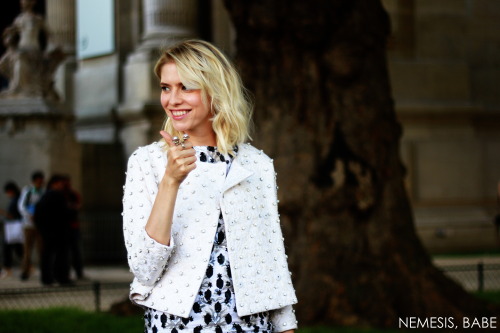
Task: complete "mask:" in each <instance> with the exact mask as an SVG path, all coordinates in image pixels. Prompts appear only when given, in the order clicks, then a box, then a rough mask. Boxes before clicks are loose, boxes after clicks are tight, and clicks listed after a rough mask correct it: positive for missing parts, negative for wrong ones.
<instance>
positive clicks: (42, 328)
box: [0, 308, 144, 333]
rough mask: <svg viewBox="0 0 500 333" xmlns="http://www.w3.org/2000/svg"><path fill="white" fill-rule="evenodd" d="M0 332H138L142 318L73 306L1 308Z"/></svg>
mask: <svg viewBox="0 0 500 333" xmlns="http://www.w3.org/2000/svg"><path fill="white" fill-rule="evenodd" d="M0 323H1V324H0V333H28V332H29V333H90V332H91V333H105V332H108V333H114V332H117V333H118V332H119V333H141V332H143V329H144V328H143V325H144V323H143V319H142V317H141V316H139V317H117V316H113V315H110V314H107V313H94V312H87V311H83V310H78V309H72V308H50V309H39V310H2V311H0Z"/></svg>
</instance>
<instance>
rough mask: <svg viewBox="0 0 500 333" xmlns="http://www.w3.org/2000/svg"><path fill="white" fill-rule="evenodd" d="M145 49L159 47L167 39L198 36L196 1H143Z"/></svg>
mask: <svg viewBox="0 0 500 333" xmlns="http://www.w3.org/2000/svg"><path fill="white" fill-rule="evenodd" d="M142 13H143V20H142V21H143V29H144V30H143V47H153V48H154V47H158V46H160V45H162V44H165V39H170V40H171V39H174V40H175V39H180V38H186V37H192V36H196V34H197V30H198V6H197V1H196V0H143V2H142Z"/></svg>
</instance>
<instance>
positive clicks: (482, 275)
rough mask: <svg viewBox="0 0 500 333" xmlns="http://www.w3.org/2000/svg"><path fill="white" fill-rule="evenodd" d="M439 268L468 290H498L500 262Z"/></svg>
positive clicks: (499, 288) (499, 284)
mask: <svg viewBox="0 0 500 333" xmlns="http://www.w3.org/2000/svg"><path fill="white" fill-rule="evenodd" d="M440 269H441V270H442V271H443V272H444V273H445V274H446V275H447V276H448V277H450V278H451V279H453V280H455V281H456V282H458V283H459V284H461V285H462V286H463V287H464V289H465V290H468V291H480V292H481V291H494V290H500V264H484V263H482V262H479V263H477V264H476V265H450V266H441V267H440Z"/></svg>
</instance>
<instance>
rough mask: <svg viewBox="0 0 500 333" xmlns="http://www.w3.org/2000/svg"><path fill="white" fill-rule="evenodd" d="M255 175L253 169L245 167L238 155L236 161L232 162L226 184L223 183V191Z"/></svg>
mask: <svg viewBox="0 0 500 333" xmlns="http://www.w3.org/2000/svg"><path fill="white" fill-rule="evenodd" d="M251 175H253V171H251V170H249V169H247V168H245V167H244V166H243V165H242V164H241V161H240V160H239V159H238V157H236V159H235V161H233V163H232V164H231V168H230V169H229V173H228V175H227V177H226V180H225V182H224V184H223V185H222V193H224V192H226V191H227V190H229V189H230V188H231V187H233V186H235V185H237V184H239V183H241V182H242V181H243V180H245V179H246V178H248V177H250V176H251Z"/></svg>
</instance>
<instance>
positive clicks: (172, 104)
mask: <svg viewBox="0 0 500 333" xmlns="http://www.w3.org/2000/svg"><path fill="white" fill-rule="evenodd" d="M160 86H161V90H162V92H161V105H162V106H163V109H164V110H165V112H166V114H167V116H168V117H169V118H170V119H171V121H172V125H173V126H174V128H175V129H176V130H177V131H179V132H184V133H187V134H189V137H190V141H191V142H192V143H193V145H210V146H213V145H215V132H214V130H213V128H212V121H211V120H210V118H211V117H212V114H211V112H210V108H209V106H208V105H207V104H206V103H204V102H203V98H202V93H201V90H200V89H197V88H193V87H186V85H185V84H184V83H182V82H181V78H180V77H179V73H178V72H177V66H176V65H175V63H173V62H169V63H167V64H165V65H163V67H162V69H161V77H160Z"/></svg>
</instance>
